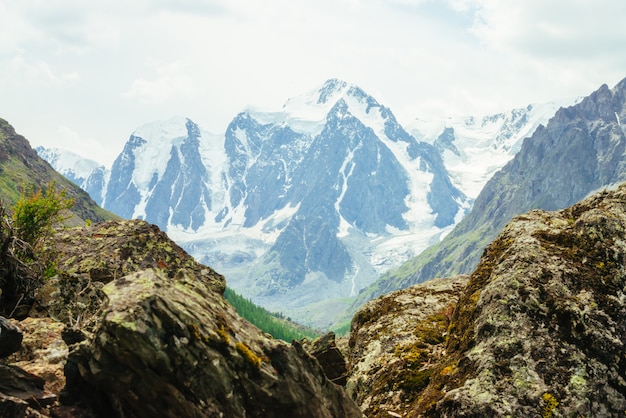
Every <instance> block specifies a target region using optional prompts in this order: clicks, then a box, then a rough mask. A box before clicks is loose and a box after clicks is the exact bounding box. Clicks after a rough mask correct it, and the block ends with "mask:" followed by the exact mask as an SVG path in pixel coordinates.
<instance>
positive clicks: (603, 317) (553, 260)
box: [349, 184, 626, 417]
mask: <svg viewBox="0 0 626 418" xmlns="http://www.w3.org/2000/svg"><path fill="white" fill-rule="evenodd" d="M625 242H626V184H623V185H621V186H620V187H619V188H617V189H616V190H612V191H604V192H601V193H599V194H596V195H593V196H592V197H590V198H588V199H586V200H584V201H582V202H580V203H578V204H576V205H574V206H572V207H570V208H568V209H564V210H561V211H558V212H545V211H540V210H534V211H531V212H529V213H527V214H525V215H521V216H518V217H516V218H515V219H514V220H513V221H511V222H510V223H509V224H508V225H507V226H506V227H505V228H504V230H503V231H502V233H501V234H500V235H499V236H498V237H497V238H496V240H495V241H493V242H492V243H491V244H490V245H489V246H488V247H487V249H486V251H485V253H484V254H483V257H482V258H481V261H480V263H479V265H478V267H477V269H476V270H475V271H474V272H473V273H472V275H471V276H470V278H469V282H468V283H467V285H466V286H465V287H463V288H462V290H461V292H460V296H459V299H458V303H456V304H453V306H454V309H453V313H452V314H451V315H447V316H446V317H445V318H443V317H439V318H437V317H433V316H429V311H425V312H423V313H419V314H417V315H414V316H413V318H412V319H411V322H410V324H411V325H410V326H407V325H405V324H406V323H405V320H406V318H410V316H409V315H407V314H406V313H403V312H402V310H400V309H397V307H399V306H400V305H402V304H403V303H405V302H403V300H404V299H407V298H414V296H413V295H415V294H416V293H415V292H416V291H419V292H421V293H425V294H426V295H427V296H426V297H429V298H441V296H440V295H441V292H440V289H439V286H440V285H439V284H438V282H434V283H432V284H431V283H430V282H427V283H425V284H423V285H418V286H416V287H414V288H410V289H407V290H404V291H400V292H396V293H393V294H391V295H388V296H385V297H383V298H381V299H377V300H375V301H372V302H371V303H370V304H368V305H366V306H365V307H364V308H363V309H362V310H361V311H359V313H358V314H357V316H355V318H354V320H353V330H352V334H351V341H352V344H351V349H352V352H351V353H350V358H351V360H352V376H351V377H349V382H350V381H353V382H357V383H358V382H359V379H363V380H362V383H364V384H363V385H362V386H361V388H359V386H358V384H357V385H355V388H356V389H355V390H353V393H355V394H356V396H355V399H356V400H357V401H358V402H359V403H360V404H361V406H362V407H363V408H372V406H374V407H375V406H377V405H380V407H384V408H385V409H387V410H388V411H391V415H392V416H431V417H446V416H447V417H450V416H459V417H475V416H542V417H552V416H621V415H623V413H624V411H625V410H626V383H625V382H626V362H625V361H624V358H625V357H624V353H625V352H626V351H625V345H626V268H625V267H624V254H625V252H626V244H625ZM440 283H446V282H445V281H443V282H440ZM421 297H424V296H421ZM455 297H456V296H452V297H451V298H450V299H448V300H449V301H451V302H453V300H454V298H455ZM445 303H447V302H445ZM385 306H387V307H389V308H388V309H385V308H384V307H385ZM439 306H441V305H439ZM396 309H397V311H396ZM371 316H375V317H376V318H381V319H382V322H381V323H379V322H378V321H377V320H372V321H368V319H369V318H370V317H371ZM438 320H440V322H438ZM394 322H395V323H396V324H399V325H395V324H394ZM437 324H440V325H441V326H437ZM411 327H413V332H412V333H411V332H409V333H406V330H407V329H408V330H411ZM424 330H431V331H432V332H431V333H430V334H429V333H425V332H424ZM420 335H421V336H422V337H419V336H420ZM424 337H427V338H429V339H430V340H431V343H429V342H428V341H426V340H425V339H424ZM394 338H395V340H394ZM390 342H392V344H389V343H390ZM415 342H417V344H416V343H415ZM394 343H395V344H397V346H396V347H397V348H396V350H395V351H394V352H393V354H392V350H391V347H392V346H393V344H394ZM433 343H434V344H433ZM407 344H413V345H412V347H414V348H415V350H414V352H411V351H408V350H404V348H403V347H405V346H407ZM437 344H441V345H440V349H442V350H444V351H442V352H441V354H439V355H438V356H433V355H432V354H431V353H432V351H433V347H437ZM429 349H430V351H428V350H429ZM381 353H382V354H381ZM431 359H432V360H433V361H434V364H433V363H432V362H431ZM379 363H383V364H384V366H383V364H380V365H379ZM368 364H370V366H369V367H365V369H369V370H370V372H369V373H366V374H364V373H363V370H364V366H363V365H368ZM372 364H373V366H371V365H372ZM394 364H404V365H408V366H409V367H408V368H407V367H404V368H403V369H398V368H394ZM414 364H415V365H416V366H415V367H412V365H414ZM389 365H390V366H389ZM379 367H382V368H380V369H379ZM377 369H378V370H377ZM387 370H392V371H393V370H398V371H397V372H395V373H396V374H394V372H391V373H388V374H387V376H385V373H386V371H387ZM407 370H412V371H411V372H410V374H409V372H408V371H407ZM401 372H403V373H404V374H400V373H401ZM368 385H371V387H372V388H373V389H374V393H372V392H369V389H365V388H366V387H368ZM409 385H410V386H411V387H412V389H411V391H410V392H408V394H407V392H402V389H405V388H407V387H408V386H409ZM376 387H383V388H384V390H382V391H379V392H378V394H377V393H376V391H375V390H376ZM390 389H391V390H395V391H396V393H398V395H399V397H398V398H396V399H392V397H391V395H392V393H391V392H388V393H386V392H385V391H386V390H387V391H388V390H390ZM405 390H406V389H405ZM376 395H378V397H376ZM381 400H382V402H381ZM372 410H373V409H372ZM373 411H374V410H373ZM378 413H380V412H379V411H375V414H373V416H384V415H383V414H381V415H376V414H378ZM394 414H396V415H394Z"/></svg>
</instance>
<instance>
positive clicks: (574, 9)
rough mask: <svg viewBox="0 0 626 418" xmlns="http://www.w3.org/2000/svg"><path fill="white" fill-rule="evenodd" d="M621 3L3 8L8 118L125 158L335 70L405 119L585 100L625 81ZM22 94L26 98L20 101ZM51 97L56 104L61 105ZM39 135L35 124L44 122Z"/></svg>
mask: <svg viewBox="0 0 626 418" xmlns="http://www.w3.org/2000/svg"><path fill="white" fill-rule="evenodd" d="M625 8H626V2H622V1H618V0H596V1H594V2H591V1H584V0H568V1H565V0H552V1H549V2H545V1H538V0H524V1H520V0H516V1H512V0H299V1H298V2H294V1H288V0H273V1H271V2H258V1H254V0H238V1H227V0H202V1H200V0H184V1H178V0H136V1H130V2H129V1H122V0H94V1H91V2H84V1H79V0H55V1H54V2H45V1H41V0H23V1H19V2H17V1H13V2H0V91H2V92H3V94H2V95H0V117H6V118H7V119H9V121H10V122H12V121H13V120H17V121H18V122H19V124H21V126H26V127H27V129H30V128H29V124H30V123H32V121H37V124H36V129H35V127H33V128H32V129H33V130H31V131H29V132H27V133H29V135H33V136H36V137H31V138H29V139H31V140H33V141H35V142H37V141H38V142H41V141H43V140H44V138H45V140H54V139H55V138H56V139H58V140H59V141H61V140H62V138H61V137H62V135H61V134H60V133H59V132H58V130H57V127H58V126H59V124H62V125H63V126H66V127H68V128H71V130H72V131H74V132H78V133H81V134H83V135H87V136H90V137H92V138H94V139H98V138H99V140H100V141H102V142H103V143H107V144H109V143H112V141H113V142H114V143H115V144H116V145H115V146H114V147H112V146H109V147H108V148H109V149H112V148H114V149H115V152H119V151H121V149H122V146H123V143H124V141H125V140H126V139H127V138H128V136H129V135H130V133H131V132H132V131H133V129H134V128H135V127H137V126H139V125H142V124H144V123H146V122H149V121H152V120H155V119H163V118H168V117H170V116H172V115H174V114H178V115H183V116H188V117H191V118H192V119H194V120H195V121H196V122H198V123H200V124H201V125H203V127H205V128H206V129H209V130H213V131H216V132H219V131H223V130H225V128H226V126H227V124H228V123H229V122H230V120H231V119H232V118H233V117H234V116H235V115H236V113H237V112H239V111H241V110H243V109H245V108H246V107H247V106H248V105H253V106H256V107H261V108H269V109H272V110H274V109H276V108H278V107H280V106H281V105H282V104H283V102H284V101H285V100H286V99H288V98H289V97H290V96H293V95H297V94H300V93H302V92H305V91H309V90H311V89H312V88H314V87H316V86H317V85H320V84H321V83H323V82H324V81H325V79H327V78H330V77H339V78H343V79H345V80H346V81H349V82H353V83H355V84H358V85H360V86H361V87H362V88H364V89H365V90H366V91H368V92H369V93H371V94H373V95H374V96H375V97H376V98H377V99H378V100H379V101H380V102H382V103H383V104H385V105H387V106H389V107H390V108H391V109H392V110H393V111H394V113H396V115H397V116H398V118H399V119H400V121H408V120H409V119H410V118H413V117H416V116H422V115H433V114H438V115H441V114H445V115H450V114H459V113H464V114H466V113H473V114H476V113H485V112H491V111H501V110H504V109H507V108H509V107H513V106H523V105H525V104H528V103H530V102H537V101H547V100H551V99H555V98H562V97H564V96H577V95H583V94H587V93H590V92H591V91H592V90H593V89H595V88H597V87H598V86H599V85H600V84H601V83H607V84H609V85H613V84H615V83H617V82H618V81H619V80H620V79H621V78H623V77H624V76H626V73H625V72H624V69H625V68H626V54H623V51H624V39H626V25H623V22H622V20H623V17H624V16H626V10H625ZM16 98H17V99H16ZM50 104H54V106H51V105H50ZM33 126H35V125H33Z"/></svg>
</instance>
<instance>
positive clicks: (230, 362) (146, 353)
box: [0, 220, 362, 418]
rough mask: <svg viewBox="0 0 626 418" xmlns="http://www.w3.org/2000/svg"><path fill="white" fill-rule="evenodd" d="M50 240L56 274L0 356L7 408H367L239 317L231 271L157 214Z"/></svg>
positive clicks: (232, 411) (77, 412)
mask: <svg viewBox="0 0 626 418" xmlns="http://www.w3.org/2000/svg"><path fill="white" fill-rule="evenodd" d="M47 245H48V246H47V249H48V251H49V252H50V254H54V256H55V260H56V266H57V270H59V274H58V275H57V276H55V277H53V278H50V279H48V280H46V282H45V285H44V286H43V287H42V288H40V289H39V290H38V292H37V294H36V303H35V304H34V305H33V307H32V309H31V311H30V315H31V316H30V317H28V318H26V319H24V320H23V321H22V322H21V323H20V324H19V327H20V328H21V329H22V330H23V341H22V345H21V349H20V350H19V351H18V352H16V353H14V354H12V355H11V356H10V357H8V358H7V359H6V361H7V362H9V363H11V364H10V366H3V367H4V368H0V386H2V387H0V416H2V417H5V416H6V417H11V418H12V417H25V416H27V417H35V416H53V417H57V418H61V417H68V418H70V417H72V418H77V417H90V418H92V417H107V418H108V417H137V418H139V417H155V416H158V417H204V416H207V417H209V416H211V417H212V416H216V417H219V416H223V417H239V416H241V417H243V416H246V417H282V416H293V417H320V418H321V417H339V416H341V417H343V416H345V417H360V416H362V415H361V412H360V410H359V409H358V407H357V406H356V405H355V404H354V402H353V401H352V400H351V399H350V398H349V397H348V396H347V395H346V393H345V391H344V390H343V388H341V387H340V386H338V385H335V384H333V383H332V382H330V381H329V380H328V379H327V378H326V376H325V374H324V371H323V370H322V368H321V367H320V365H319V363H318V362H317V361H316V360H315V358H314V357H312V356H311V355H309V354H308V353H306V352H305V351H304V349H303V348H302V347H301V346H300V345H299V344H294V345H288V344H286V343H284V342H282V341H275V340H273V339H271V338H269V337H268V336H267V335H266V334H264V333H262V332H261V331H260V330H258V329H257V328H256V327H254V326H252V325H251V324H250V323H248V322H247V321H245V320H243V319H242V318H240V317H239V316H238V315H237V314H236V312H235V311H234V309H233V308H232V307H230V305H228V304H227V303H226V301H225V300H224V298H223V296H222V293H223V290H224V287H225V281H224V278H223V277H222V276H221V275H219V274H218V273H216V272H215V271H214V270H212V269H211V268H209V267H207V266H203V265H201V264H199V263H197V262H196V261H195V260H194V259H193V258H192V257H190V256H189V255H188V254H187V253H186V252H185V251H184V250H182V249H181V248H180V247H179V246H177V245H176V244H175V243H173V242H172V241H171V240H170V239H169V238H168V237H167V235H166V234H164V233H163V232H161V231H160V230H159V228H157V227H155V226H154V225H150V224H148V223H146V222H143V221H137V220H133V221H115V222H105V223H102V224H97V225H93V226H89V227H81V228H73V229H68V230H64V231H61V232H59V233H58V234H57V235H56V236H55V237H54V239H53V240H51V241H50V242H48V244H47ZM12 345H15V344H13V343H11V344H7V347H9V346H12ZM13 348H15V347H13ZM13 348H11V349H7V352H9V351H12V350H13ZM68 352H69V354H68ZM18 366H19V367H18ZM18 371H19V372H20V373H18V374H16V373H17V372H18ZM13 376H15V378H14V377H13ZM3 382H7V383H6V384H5V383H3ZM3 385H4V386H3ZM22 386H23V387H24V389H20V390H17V391H15V390H10V389H11V388H12V387H19V388H21V387H22ZM62 388H63V389H62ZM59 392H61V393H60V396H58V400H57V395H58V394H59Z"/></svg>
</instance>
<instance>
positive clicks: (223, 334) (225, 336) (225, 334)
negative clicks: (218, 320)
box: [217, 325, 230, 344]
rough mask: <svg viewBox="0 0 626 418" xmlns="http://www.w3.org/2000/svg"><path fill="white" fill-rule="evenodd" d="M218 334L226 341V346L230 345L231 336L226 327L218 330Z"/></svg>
mask: <svg viewBox="0 0 626 418" xmlns="http://www.w3.org/2000/svg"><path fill="white" fill-rule="evenodd" d="M217 334H218V335H219V336H220V337H221V338H222V341H224V342H225V343H226V344H229V343H230V336H229V335H228V331H226V328H225V327H224V325H222V326H221V327H220V328H218V330H217Z"/></svg>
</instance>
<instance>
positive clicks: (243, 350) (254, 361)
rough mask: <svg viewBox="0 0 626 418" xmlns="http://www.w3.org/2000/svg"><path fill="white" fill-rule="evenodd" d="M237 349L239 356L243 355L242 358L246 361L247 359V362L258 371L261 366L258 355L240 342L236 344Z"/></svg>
mask: <svg viewBox="0 0 626 418" xmlns="http://www.w3.org/2000/svg"><path fill="white" fill-rule="evenodd" d="M235 348H236V349H237V351H238V352H239V354H241V356H242V357H243V358H244V359H246V361H247V362H248V363H250V364H251V365H253V366H254V367H256V368H257V369H258V368H259V367H260V366H261V358H260V357H258V356H257V355H256V354H254V353H253V352H252V350H250V348H248V346H247V345H245V344H244V343H242V342H241V341H238V342H237V344H235Z"/></svg>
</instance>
